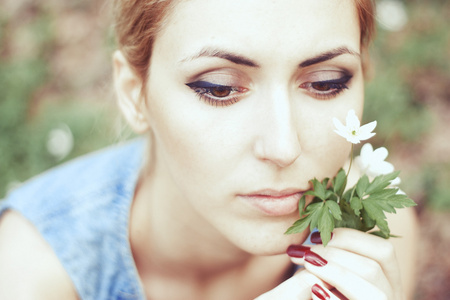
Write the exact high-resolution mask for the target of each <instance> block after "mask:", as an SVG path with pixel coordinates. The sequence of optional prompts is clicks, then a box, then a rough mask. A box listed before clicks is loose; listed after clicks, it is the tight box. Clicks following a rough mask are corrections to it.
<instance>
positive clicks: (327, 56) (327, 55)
mask: <svg viewBox="0 0 450 300" xmlns="http://www.w3.org/2000/svg"><path fill="white" fill-rule="evenodd" d="M343 54H351V55H354V56H357V57H360V54H359V53H358V52H356V51H353V50H351V49H349V48H347V47H338V48H336V49H333V50H330V51H327V52H324V53H321V54H319V55H317V56H315V57H312V58H309V59H307V60H305V61H303V62H301V63H300V64H299V67H301V68H306V67H309V66H312V65H315V64H318V63H321V62H325V61H327V60H331V59H333V58H335V57H337V56H340V55H343ZM200 57H218V58H222V59H226V60H228V61H230V62H232V63H235V64H237V65H244V66H248V67H253V68H259V67H260V66H259V65H258V64H257V63H256V62H254V61H252V60H251V59H249V58H246V57H244V56H241V55H239V54H235V53H232V52H228V51H225V50H218V49H213V48H204V49H202V50H201V51H200V52H199V53H198V54H196V55H193V56H190V57H188V58H185V59H182V60H181V61H180V62H185V61H191V60H194V59H197V58H200Z"/></svg>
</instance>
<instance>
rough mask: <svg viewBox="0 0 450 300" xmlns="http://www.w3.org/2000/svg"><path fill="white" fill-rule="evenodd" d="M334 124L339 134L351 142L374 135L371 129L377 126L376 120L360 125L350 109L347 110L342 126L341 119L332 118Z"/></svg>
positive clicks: (357, 142)
mask: <svg viewBox="0 0 450 300" xmlns="http://www.w3.org/2000/svg"><path fill="white" fill-rule="evenodd" d="M333 123H334V126H335V127H336V130H334V132H336V133H337V134H339V135H340V136H342V137H344V138H346V139H347V141H349V142H351V143H353V144H359V143H360V142H361V141H363V140H367V139H370V138H371V137H373V136H374V135H375V133H373V132H372V130H374V129H375V127H376V126H377V121H373V122H370V123H369V124H366V125H363V126H360V125H361V123H360V122H359V119H358V117H357V116H356V114H355V111H354V110H353V109H352V110H350V111H349V112H348V114H347V118H346V125H345V126H344V125H343V124H342V123H341V121H339V120H338V119H336V118H333Z"/></svg>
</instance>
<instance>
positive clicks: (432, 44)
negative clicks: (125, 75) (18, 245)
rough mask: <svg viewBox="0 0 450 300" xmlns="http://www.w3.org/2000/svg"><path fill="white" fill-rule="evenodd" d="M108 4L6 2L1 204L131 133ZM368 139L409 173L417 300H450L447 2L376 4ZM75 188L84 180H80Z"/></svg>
mask: <svg viewBox="0 0 450 300" xmlns="http://www.w3.org/2000/svg"><path fill="white" fill-rule="evenodd" d="M107 3H108V1H106V0H72V1H60V0H59V1H57V0H43V1H32V0H0V198H2V197H4V196H5V194H6V193H7V191H8V190H10V189H12V188H14V187H15V186H17V185H18V184H20V183H21V182H23V181H25V180H26V179H28V178H29V177H31V176H33V175H35V174H38V173H40V172H42V171H44V170H46V169H49V168H51V167H53V166H55V165H58V164H60V163H63V162H65V161H67V160H70V159H71V158H74V157H76V156H79V155H81V154H84V153H87V152H91V151H93V150H96V149H99V148H102V147H104V146H106V145H109V144H112V143H115V142H117V141H118V140H121V139H123V138H124V136H125V137H126V136H128V134H127V133H125V134H124V132H126V129H124V128H126V127H125V126H124V125H123V123H122V121H121V119H120V117H119V116H118V113H117V111H116V109H115V102H114V101H115V99H114V93H113V88H112V84H111V64H110V57H111V54H112V51H113V50H114V39H113V34H112V26H111V21H110V11H109V7H108V5H107ZM377 4H378V7H379V11H378V19H379V22H378V34H377V38H376V41H375V43H374V46H373V47H372V51H371V55H372V61H373V70H372V79H371V80H370V81H368V83H367V88H366V106H365V115H364V119H365V121H366V122H367V121H372V120H375V119H376V120H377V121H378V124H379V125H378V127H377V129H376V132H377V135H376V137H375V138H374V139H372V140H371V143H372V144H374V145H376V146H381V145H383V146H386V147H387V148H388V149H389V151H390V154H389V157H388V161H390V162H392V163H394V165H395V166H396V168H397V169H400V170H402V174H401V177H402V180H403V183H402V186H401V187H402V189H403V190H404V191H406V192H407V193H408V194H409V195H410V196H411V197H412V198H413V199H415V200H416V201H417V202H418V203H419V206H418V207H417V212H418V218H419V221H420V224H421V230H422V232H421V235H422V239H423V242H422V243H421V245H420V246H419V250H420V251H421V253H427V255H425V256H426V257H422V258H421V259H420V261H419V262H418V269H419V272H420V276H419V280H418V286H417V292H416V299H450V287H449V286H448V283H447V281H448V280H449V279H450V267H449V266H450V258H449V257H448V256H447V255H446V252H447V250H448V249H447V248H448V247H447V246H450V234H449V233H448V232H446V231H445V230H444V229H445V228H449V227H448V226H449V225H450V221H449V220H450V218H448V217H449V216H450V155H449V153H450V126H449V125H448V124H450V22H449V20H450V1H445V0H440V1H439V0H434V1H433V0H429V1H423V0H422V1H419V0H415V1H413V0H411V1H393V0H391V1H387V0H384V1H381V0H379V1H377ZM74 180H76V179H75V178H74Z"/></svg>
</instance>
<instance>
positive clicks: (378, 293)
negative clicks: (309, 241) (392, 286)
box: [305, 251, 388, 300]
mask: <svg viewBox="0 0 450 300" xmlns="http://www.w3.org/2000/svg"><path fill="white" fill-rule="evenodd" d="M305 261H306V262H305V268H306V269H307V270H308V271H309V272H311V273H312V274H314V275H316V276H317V277H319V278H320V279H322V280H323V281H325V282H327V283H329V284H330V285H332V286H334V287H335V288H336V289H337V290H338V291H339V292H341V293H342V294H343V295H344V296H346V297H347V298H349V299H365V300H384V299H388V297H387V295H386V294H385V292H384V291H382V290H381V289H379V288H378V287H376V286H375V285H374V284H372V283H371V282H369V281H367V280H365V279H364V278H362V277H360V276H358V275H356V274H355V273H353V272H351V271H350V270H348V269H346V268H345V267H342V266H340V265H339V264H337V263H334V262H332V261H330V262H328V261H326V260H325V259H324V258H322V257H321V256H319V255H317V254H316V253H314V252H312V251H311V252H308V253H307V254H306V255H305Z"/></svg>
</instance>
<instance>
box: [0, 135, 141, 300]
mask: <svg viewBox="0 0 450 300" xmlns="http://www.w3.org/2000/svg"><path fill="white" fill-rule="evenodd" d="M145 147H146V143H145V140H143V139H137V140H133V141H131V142H127V143H125V144H124V145H121V146H113V147H109V148H107V149H105V150H101V151H98V152H95V153H93V154H89V155H87V156H84V157H81V158H78V159H75V160H74V161H72V162H69V163H66V164H64V165H62V166H60V167H57V168H55V169H52V170H50V171H47V172H45V173H43V174H42V175H39V176H37V177H36V178H33V179H31V180H30V181H29V182H27V183H25V184H24V185H22V186H21V187H19V188H18V189H16V190H14V191H13V192H11V193H10V194H9V195H8V196H7V198H6V199H5V201H1V202H0V215H1V214H2V213H3V212H4V211H6V210H8V209H11V210H15V211H17V212H19V213H21V214H22V215H23V216H24V217H25V218H27V219H28V220H29V221H30V222H31V223H32V224H33V225H34V226H35V227H36V228H37V229H38V230H39V232H40V233H41V235H42V236H43V237H44V239H45V240H46V241H47V242H48V244H50V246H51V247H52V248H53V251H54V252H55V253H56V255H57V257H58V258H59V260H60V261H61V263H62V265H63V267H64V269H65V270H66V271H67V273H68V274H69V276H70V278H71V280H72V282H73V284H74V286H75V288H76V290H77V292H78V295H79V297H80V298H81V299H83V300H103V299H139V300H141V299H145V297H144V292H143V289H142V287H141V283H140V280H139V276H138V273H137V270H136V266H135V263H134V260H133V256H132V254H131V249H130V244H129V239H128V220H129V213H130V207H131V202H132V200H133V195H134V190H135V186H136V182H137V179H138V175H139V171H140V169H141V165H142V162H143V155H144V153H143V151H144V149H145ZM30 250H31V251H32V249H30Z"/></svg>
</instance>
